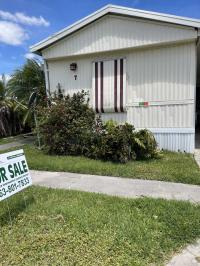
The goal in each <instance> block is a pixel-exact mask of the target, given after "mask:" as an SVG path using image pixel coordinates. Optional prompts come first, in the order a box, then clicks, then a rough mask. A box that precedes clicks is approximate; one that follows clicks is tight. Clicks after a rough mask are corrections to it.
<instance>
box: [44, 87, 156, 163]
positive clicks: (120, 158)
mask: <svg viewBox="0 0 200 266" xmlns="http://www.w3.org/2000/svg"><path fill="white" fill-rule="evenodd" d="M86 95H87V94H86V93H84V92H83V91H82V92H79V93H77V94H74V95H73V96H72V97H70V96H63V97H55V99H54V101H53V102H52V103H51V105H50V106H49V107H46V108H44V109H42V111H40V123H39V129H40V134H41V137H42V138H41V139H42V142H43V144H44V147H45V149H46V150H47V152H48V153H50V154H58V155H85V156H87V157H90V158H94V159H101V160H109V161H114V162H121V163H125V162H127V161H129V160H135V159H149V158H154V157H155V156H156V155H157V144H156V141H155V138H154V136H153V135H152V133H151V132H149V131H148V130H140V131H138V132H137V131H135V129H134V126H133V125H130V124H128V123H125V124H124V125H117V124H116V123H115V122H113V121H108V122H106V123H103V122H102V120H101V118H100V117H96V118H95V113H94V111H93V110H92V109H91V108H90V107H89V104H88V100H87V101H86V99H85V98H86Z"/></svg>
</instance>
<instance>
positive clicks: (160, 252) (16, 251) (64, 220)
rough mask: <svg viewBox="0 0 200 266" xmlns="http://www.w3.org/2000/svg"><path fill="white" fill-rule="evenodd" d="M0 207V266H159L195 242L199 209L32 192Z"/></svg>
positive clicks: (88, 195) (181, 204) (36, 189)
mask: <svg viewBox="0 0 200 266" xmlns="http://www.w3.org/2000/svg"><path fill="white" fill-rule="evenodd" d="M25 197H26V201H27V208H25V204H24V201H23V195H22V193H18V194H16V195H15V196H13V197H11V198H9V199H8V203H9V206H10V208H11V213H12V218H13V226H12V227H11V226H10V224H9V219H8V213H7V205H6V201H2V202H0V223H1V238H0V250H1V252H0V264H1V265H84V266H85V265H131V266H132V265H138V266H142V265H163V264H164V262H166V260H168V259H170V257H172V256H173V254H174V253H175V252H178V251H180V250H181V249H182V248H183V247H184V246H185V245H187V244H188V243H192V242H193V241H195V239H196V238H198V237H200V206H198V205H196V206H195V205H192V204H190V203H187V202H176V201H166V200H155V199H149V198H143V199H135V200H131V199H122V198H117V197H109V196H103V195H98V194H93V193H85V192H75V191H67V190H55V189H47V188H39V187H32V188H29V189H27V190H25Z"/></svg>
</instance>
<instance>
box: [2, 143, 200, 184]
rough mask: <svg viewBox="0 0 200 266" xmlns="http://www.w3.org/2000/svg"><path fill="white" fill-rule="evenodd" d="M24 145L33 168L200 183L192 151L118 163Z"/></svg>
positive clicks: (29, 163)
mask: <svg viewBox="0 0 200 266" xmlns="http://www.w3.org/2000/svg"><path fill="white" fill-rule="evenodd" d="M14 149H17V148H14ZM19 149H21V148H19ZM23 149H24V151H25V154H26V158H27V161H28V165H29V168H30V169H35V170H47V171H66V172H74V173H83V174H97V175H110V176H121V177H129V178H138V179H148V180H161V181H170V182H179V183H186V184H187V183H188V184H196V185H200V169H199V167H198V165H197V164H196V162H195V160H194V158H193V156H192V155H190V154H185V153H175V152H163V155H162V157H161V158H160V159H153V160H146V161H132V162H128V163H127V164H119V163H118V164H117V163H112V162H103V161H100V160H92V159H88V158H85V157H78V156H50V155H47V154H45V153H44V152H43V151H40V150H38V149H37V148H36V147H35V146H32V145H26V146H23ZM11 150H13V149H11ZM3 152H5V151H1V153H3Z"/></svg>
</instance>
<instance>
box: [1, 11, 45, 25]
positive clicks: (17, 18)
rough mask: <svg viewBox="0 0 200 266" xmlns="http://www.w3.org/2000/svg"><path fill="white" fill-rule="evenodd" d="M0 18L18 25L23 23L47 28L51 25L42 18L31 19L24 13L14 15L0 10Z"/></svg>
mask: <svg viewBox="0 0 200 266" xmlns="http://www.w3.org/2000/svg"><path fill="white" fill-rule="evenodd" d="M0 18H1V19H4V20H9V21H13V22H16V23H22V24H25V25H29V26H45V27H48V26H49V25H50V23H49V21H47V20H45V19H44V18H43V17H42V16H40V17H34V16H32V17H30V16H27V15H25V14H24V13H20V12H16V13H14V14H12V13H10V12H6V11H3V10H0Z"/></svg>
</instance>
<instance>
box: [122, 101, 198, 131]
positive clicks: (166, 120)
mask: <svg viewBox="0 0 200 266" xmlns="http://www.w3.org/2000/svg"><path fill="white" fill-rule="evenodd" d="M127 121H128V122H129V123H131V124H133V125H134V126H135V127H136V128H166V127H168V128H183V127H186V128H193V127H194V103H192V104H172V105H160V106H159V105H155V106H149V107H129V108H128V112H127Z"/></svg>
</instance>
